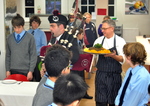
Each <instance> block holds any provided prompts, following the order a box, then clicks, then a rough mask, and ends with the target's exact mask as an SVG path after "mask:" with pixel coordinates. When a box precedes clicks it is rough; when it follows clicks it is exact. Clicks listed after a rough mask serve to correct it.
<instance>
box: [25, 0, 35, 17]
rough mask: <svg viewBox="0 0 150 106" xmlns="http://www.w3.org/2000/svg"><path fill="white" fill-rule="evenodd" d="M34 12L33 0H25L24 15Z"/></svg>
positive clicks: (27, 15)
mask: <svg viewBox="0 0 150 106" xmlns="http://www.w3.org/2000/svg"><path fill="white" fill-rule="evenodd" d="M30 14H34V0H25V17H29V15H30Z"/></svg>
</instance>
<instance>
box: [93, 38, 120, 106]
mask: <svg viewBox="0 0 150 106" xmlns="http://www.w3.org/2000/svg"><path fill="white" fill-rule="evenodd" d="M104 40H105V37H104V38H103V40H102V43H101V44H102V45H103V42H104ZM109 50H111V51H112V50H115V51H116V55H118V52H117V49H116V37H114V47H112V48H111V49H109ZM96 66H97V68H98V70H97V72H96V77H95V91H96V92H95V101H96V102H104V103H108V104H114V101H115V98H116V96H117V94H118V90H119V88H120V86H121V82H122V80H121V72H122V68H121V64H120V63H119V62H118V61H117V60H115V59H113V58H111V57H104V55H99V59H98V63H97V65H96Z"/></svg>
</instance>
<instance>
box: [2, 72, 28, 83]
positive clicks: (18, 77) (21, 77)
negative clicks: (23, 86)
mask: <svg viewBox="0 0 150 106" xmlns="http://www.w3.org/2000/svg"><path fill="white" fill-rule="evenodd" d="M7 79H13V80H16V81H29V80H27V77H26V76H25V75H22V74H11V75H9V76H8V77H6V78H5V79H4V80H7Z"/></svg>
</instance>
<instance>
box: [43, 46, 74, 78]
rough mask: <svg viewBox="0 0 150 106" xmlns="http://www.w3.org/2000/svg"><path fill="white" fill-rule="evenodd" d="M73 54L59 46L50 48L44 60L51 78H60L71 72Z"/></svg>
mask: <svg viewBox="0 0 150 106" xmlns="http://www.w3.org/2000/svg"><path fill="white" fill-rule="evenodd" d="M70 59H71V52H70V51H69V50H68V49H66V48H64V47H62V46H61V45H59V44H54V45H53V46H51V47H49V49H48V50H47V52H46V56H45V59H44V63H45V68H46V71H47V73H48V75H49V76H50V77H59V76H60V75H61V74H65V73H69V72H70V67H69V66H70Z"/></svg>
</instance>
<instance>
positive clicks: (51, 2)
mask: <svg viewBox="0 0 150 106" xmlns="http://www.w3.org/2000/svg"><path fill="white" fill-rule="evenodd" d="M54 10H58V11H59V12H60V13H61V0H46V14H52V13H53V11H54Z"/></svg>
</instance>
